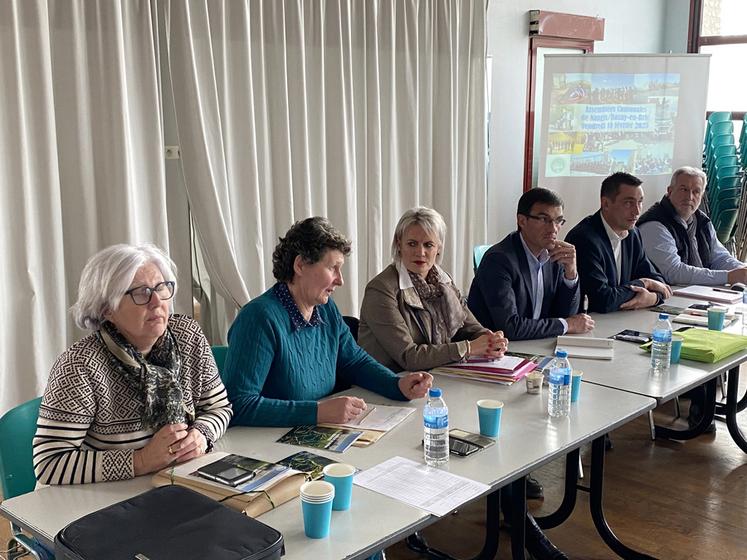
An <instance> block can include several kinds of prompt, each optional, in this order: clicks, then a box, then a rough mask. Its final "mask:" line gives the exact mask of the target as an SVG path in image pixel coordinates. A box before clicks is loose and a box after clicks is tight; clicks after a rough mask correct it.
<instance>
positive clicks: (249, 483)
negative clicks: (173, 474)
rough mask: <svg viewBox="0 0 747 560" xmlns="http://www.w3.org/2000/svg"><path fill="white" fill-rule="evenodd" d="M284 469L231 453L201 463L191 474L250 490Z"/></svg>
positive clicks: (284, 467) (241, 489)
mask: <svg viewBox="0 0 747 560" xmlns="http://www.w3.org/2000/svg"><path fill="white" fill-rule="evenodd" d="M286 470H288V467H287V466H286V465H278V464H276V463H270V462H268V461H261V460H259V459H252V458H250V457H243V456H241V455H233V454H232V455H226V456H225V457H221V458H220V459H218V460H217V461H214V462H212V463H209V464H207V465H203V466H201V467H200V468H198V469H197V470H196V471H194V472H193V473H191V474H192V475H196V476H201V477H202V478H207V479H208V480H213V481H215V482H219V483H221V484H225V485H227V486H232V487H234V488H236V489H238V490H240V491H242V492H250V491H252V490H254V489H256V488H259V487H260V486H262V485H264V484H265V483H267V482H269V481H270V480H272V479H273V478H275V477H276V476H278V475H279V474H281V473H283V472H285V471H286Z"/></svg>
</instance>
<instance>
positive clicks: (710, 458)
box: [0, 404, 747, 560]
mask: <svg viewBox="0 0 747 560" xmlns="http://www.w3.org/2000/svg"><path fill="white" fill-rule="evenodd" d="M672 413H673V407H672V406H671V405H670V404H667V405H664V406H662V407H660V408H659V409H657V411H656V413H655V414H656V417H657V418H658V421H660V422H661V423H666V422H670V421H671V418H672ZM740 423H741V425H742V427H743V430H744V431H745V432H746V433H747V412H745V413H743V414H742V415H741V418H740ZM717 426H718V431H717V433H716V434H715V435H709V436H701V437H699V438H697V439H695V440H692V441H688V442H675V441H661V440H657V441H655V442H653V441H651V440H650V438H649V437H648V433H649V432H648V424H647V422H646V420H645V417H644V418H640V419H638V420H636V421H634V422H632V423H630V424H628V425H626V426H624V427H622V428H620V429H619V430H616V431H615V432H613V433H612V440H613V442H614V449H613V450H611V451H609V452H608V453H607V458H606V461H605V467H606V470H605V488H606V492H605V511H606V513H607V519H608V521H609V523H610V526H611V527H612V528H613V529H614V530H615V532H616V533H617V535H618V537H619V538H620V539H621V540H622V541H623V542H624V543H625V544H627V545H628V546H631V547H633V548H636V549H639V550H641V551H643V552H646V553H648V554H651V555H653V556H656V557H657V558H660V559H661V560H687V559H693V560H695V559H698V560H699V559H702V558H719V559H720V560H743V559H745V558H747V455H746V454H745V453H743V452H742V451H741V450H740V449H739V448H738V447H737V446H736V445H735V444H734V443H733V442H732V440H731V437H730V436H729V434H728V431H727V429H726V426H725V425H724V424H723V423H721V422H717ZM589 455H590V450H589V449H585V450H584V451H583V452H582V459H583V461H584V463H585V466H586V470H587V472H588V463H589ZM535 475H536V477H537V478H538V479H539V480H540V481H541V482H542V483H543V484H544V486H545V495H546V498H545V500H544V502H541V501H530V503H529V504H530V506H529V507H530V509H532V510H534V511H537V512H544V513H547V512H550V511H551V510H553V509H554V508H555V507H556V506H557V504H559V503H560V497H561V491H562V475H563V462H562V461H559V462H555V463H552V464H550V465H547V466H546V467H544V468H542V469H541V470H540V471H538V472H537V473H535ZM483 520H484V501H479V502H478V503H475V504H472V505H471V506H469V507H466V508H464V509H462V510H460V511H459V512H458V513H456V514H452V515H450V516H448V517H447V518H445V519H443V520H441V521H439V522H438V523H436V524H434V525H432V526H431V527H429V528H428V529H426V530H425V531H424V534H425V536H426V538H427V539H428V540H429V542H430V544H431V545H433V546H438V547H440V548H442V549H443V550H445V551H448V552H449V553H451V554H452V555H455V556H457V557H460V558H469V557H470V556H473V555H475V554H477V552H479V550H480V548H481V545H482V538H483V534H484V527H483ZM547 534H548V535H549V536H550V538H551V539H552V540H553V542H555V544H556V545H557V546H558V547H560V548H561V549H562V550H563V551H564V552H566V554H568V556H569V557H570V558H573V559H577V560H591V559H593V560H603V559H608V558H609V559H612V558H616V556H615V555H614V554H613V553H612V552H611V551H610V550H609V549H608V548H607V547H606V546H605V545H604V543H603V542H602V541H601V540H600V538H599V537H598V536H597V533H596V531H595V529H594V526H593V524H592V521H591V516H590V515H589V513H588V497H587V495H586V494H585V493H583V492H580V493H579V496H578V503H577V505H576V510H575V512H574V514H573V515H572V516H571V518H570V519H569V520H568V521H567V522H566V523H565V524H563V525H562V526H561V527H559V528H556V529H552V530H550V531H548V532H547ZM7 538H8V526H7V524H6V523H5V522H4V521H3V520H0V543H2V544H1V545H0V550H3V549H4V548H5V546H4V545H5V543H6V542H7ZM500 540H501V553H500V555H499V557H500V558H510V553H509V549H508V545H509V540H508V534H507V533H506V532H505V531H501V536H500ZM0 554H2V553H0ZM387 558H388V559H389V560H408V559H415V558H419V556H418V555H417V554H415V553H413V552H412V551H410V550H409V549H407V547H406V546H405V545H404V544H403V543H399V544H397V545H395V546H393V547H390V548H389V549H387Z"/></svg>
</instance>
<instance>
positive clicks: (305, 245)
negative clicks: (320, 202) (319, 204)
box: [272, 216, 351, 282]
mask: <svg viewBox="0 0 747 560" xmlns="http://www.w3.org/2000/svg"><path fill="white" fill-rule="evenodd" d="M350 246H351V244H350V240H348V239H347V238H346V237H345V236H344V235H343V234H342V233H340V232H339V231H337V229H335V227H334V226H333V225H332V224H331V223H329V220H327V218H322V217H320V216H314V217H313V218H306V219H305V220H301V221H299V222H296V223H295V224H293V225H292V226H291V228H290V229H289V230H288V232H287V233H286V234H285V237H281V238H280V242H279V243H278V244H277V245H276V246H275V250H274V251H273V253H272V274H273V276H275V279H276V280H277V281H278V282H290V281H292V280H293V276H294V274H295V273H294V271H293V263H294V261H295V260H296V256H297V255H300V256H301V258H302V259H303V260H304V262H306V263H308V264H314V263H316V262H319V261H320V260H322V257H324V255H325V253H326V252H327V251H329V250H335V249H336V250H338V251H340V252H341V253H342V254H343V255H344V256H346V257H347V256H348V255H349V254H350V250H351V248H350Z"/></svg>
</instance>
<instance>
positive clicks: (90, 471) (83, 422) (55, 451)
mask: <svg viewBox="0 0 747 560" xmlns="http://www.w3.org/2000/svg"><path fill="white" fill-rule="evenodd" d="M76 356H77V353H76V352H71V351H70V350H68V351H67V352H65V353H63V354H62V356H60V357H59V358H58V360H57V362H56V363H55V365H54V366H53V368H52V372H51V374H50V377H49V382H48V384H47V389H46V391H45V392H44V397H43V398H42V404H41V407H40V409H39V420H38V423H37V429H36V435H35V436H34V442H33V461H34V472H35V473H36V478H37V480H39V482H42V483H44V484H83V483H88V482H100V481H107V480H124V479H128V478H133V476H134V467H133V453H134V450H133V449H108V450H100V451H97V450H95V449H91V448H89V447H87V446H86V447H84V446H83V440H84V439H85V437H86V434H87V433H88V429H89V427H90V426H91V424H92V423H93V420H94V416H95V412H96V407H97V402H96V399H95V395H94V390H93V387H92V384H91V379H90V376H89V375H88V367H87V365H86V364H85V363H84V362H83V361H82V360H79V359H77V358H76Z"/></svg>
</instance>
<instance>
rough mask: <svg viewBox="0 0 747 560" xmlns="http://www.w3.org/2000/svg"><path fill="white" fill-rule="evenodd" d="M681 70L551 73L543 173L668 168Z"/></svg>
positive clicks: (639, 172) (557, 174)
mask: <svg viewBox="0 0 747 560" xmlns="http://www.w3.org/2000/svg"><path fill="white" fill-rule="evenodd" d="M679 91H680V75H679V74H674V73H672V74H630V73H625V74H610V73H607V74H598V73H583V74H578V73H555V74H553V75H552V90H551V92H550V111H549V119H548V138H547V154H546V156H547V157H546V160H545V167H546V168H545V175H546V176H547V177H580V176H607V175H609V174H611V173H614V172H615V171H627V172H628V173H633V174H636V175H661V174H669V173H671V172H672V155H673V151H674V128H675V119H676V118H677V106H678V98H679Z"/></svg>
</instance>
